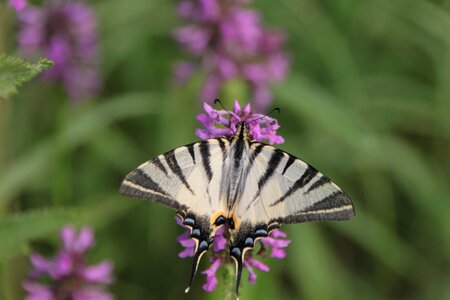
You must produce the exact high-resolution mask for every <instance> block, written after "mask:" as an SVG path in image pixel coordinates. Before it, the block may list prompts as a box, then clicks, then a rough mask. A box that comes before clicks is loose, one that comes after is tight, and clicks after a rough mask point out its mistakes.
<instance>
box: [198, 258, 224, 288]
mask: <svg viewBox="0 0 450 300" xmlns="http://www.w3.org/2000/svg"><path fill="white" fill-rule="evenodd" d="M221 265H222V260H221V259H220V258H217V257H216V258H214V259H213V261H212V264H211V266H210V267H209V268H208V269H206V270H205V271H203V272H202V274H203V275H206V282H205V284H204V285H203V286H202V288H203V289H204V290H205V291H207V292H212V291H214V289H215V288H216V286H217V283H218V282H219V281H218V280H217V277H216V272H217V270H218V269H219V267H220V266H221Z"/></svg>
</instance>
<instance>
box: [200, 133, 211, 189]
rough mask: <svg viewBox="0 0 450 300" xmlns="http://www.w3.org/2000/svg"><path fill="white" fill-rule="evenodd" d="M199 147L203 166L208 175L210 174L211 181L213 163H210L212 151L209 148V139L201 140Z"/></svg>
mask: <svg viewBox="0 0 450 300" xmlns="http://www.w3.org/2000/svg"><path fill="white" fill-rule="evenodd" d="M199 148H200V155H201V157H202V163H203V167H204V169H205V172H206V175H207V176H208V179H209V181H211V178H212V176H213V174H212V170H211V164H210V159H209V158H210V156H211V152H210V149H209V142H208V141H202V142H200V143H199Z"/></svg>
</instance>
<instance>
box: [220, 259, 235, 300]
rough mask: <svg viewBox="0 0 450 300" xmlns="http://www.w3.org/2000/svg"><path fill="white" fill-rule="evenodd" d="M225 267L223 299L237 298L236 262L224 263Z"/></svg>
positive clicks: (233, 299)
mask: <svg viewBox="0 0 450 300" xmlns="http://www.w3.org/2000/svg"><path fill="white" fill-rule="evenodd" d="M224 267H225V269H224V272H223V283H224V288H223V292H224V295H223V299H224V300H235V299H236V298H235V297H236V295H235V284H236V282H235V270H234V264H232V263H226V264H225V265H224Z"/></svg>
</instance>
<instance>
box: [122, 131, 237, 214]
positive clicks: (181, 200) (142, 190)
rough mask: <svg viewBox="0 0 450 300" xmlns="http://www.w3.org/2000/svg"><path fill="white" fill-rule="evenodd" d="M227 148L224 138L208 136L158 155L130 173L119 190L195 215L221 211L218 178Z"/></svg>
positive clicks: (222, 206)
mask: <svg viewBox="0 0 450 300" xmlns="http://www.w3.org/2000/svg"><path fill="white" fill-rule="evenodd" d="M227 147H228V142H227V140H226V139H223V140H220V141H219V139H211V140H207V141H201V142H198V143H193V144H189V145H186V146H183V147H180V148H176V149H174V150H172V151H169V152H167V153H165V154H161V155H159V156H158V157H156V158H155V159H153V160H150V161H148V162H145V163H143V164H141V165H140V166H139V167H137V168H136V169H135V170H133V171H132V172H130V174H128V175H127V176H126V177H125V179H124V181H123V182H122V186H121V188H120V192H121V193H122V194H124V195H127V196H131V197H135V198H141V199H149V200H152V201H154V202H157V203H161V204H163V205H166V206H169V207H171V208H173V209H175V210H177V211H191V212H194V213H195V214H197V215H210V214H211V213H212V212H214V211H218V210H223V209H224V203H222V202H221V201H219V200H220V180H221V174H222V162H223V160H224V159H225V158H226V149H227Z"/></svg>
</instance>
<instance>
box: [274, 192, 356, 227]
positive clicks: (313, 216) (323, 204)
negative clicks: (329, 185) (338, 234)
mask: <svg viewBox="0 0 450 300" xmlns="http://www.w3.org/2000/svg"><path fill="white" fill-rule="evenodd" d="M354 216H355V209H354V207H353V204H352V201H351V200H350V198H349V197H348V196H347V195H346V194H345V193H344V192H343V191H341V190H336V191H335V192H334V193H332V194H330V195H328V196H326V197H325V198H323V199H322V200H319V201H317V202H315V203H314V204H312V205H311V206H308V207H306V208H304V209H302V210H300V211H297V212H295V213H293V214H291V215H289V216H286V217H282V218H278V219H276V220H273V221H276V222H279V223H285V224H286V223H303V222H315V221H343V220H350V219H352V218H353V217H354Z"/></svg>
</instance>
